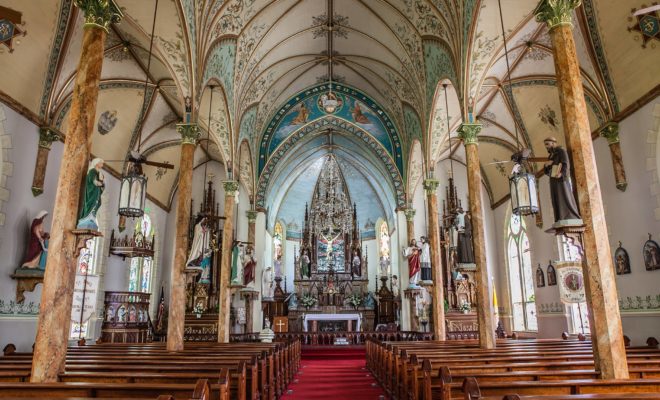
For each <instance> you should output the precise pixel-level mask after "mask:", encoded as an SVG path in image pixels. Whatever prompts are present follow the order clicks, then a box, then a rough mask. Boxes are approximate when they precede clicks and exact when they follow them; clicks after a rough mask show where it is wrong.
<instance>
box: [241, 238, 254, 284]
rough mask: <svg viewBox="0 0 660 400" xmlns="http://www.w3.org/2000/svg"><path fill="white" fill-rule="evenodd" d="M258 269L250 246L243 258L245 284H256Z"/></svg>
mask: <svg viewBox="0 0 660 400" xmlns="http://www.w3.org/2000/svg"><path fill="white" fill-rule="evenodd" d="M256 269H257V260H256V258H254V251H253V250H252V246H250V245H248V246H247V248H246V249H245V256H244V257H243V284H244V285H249V284H250V283H252V282H254V273H255V270H256Z"/></svg>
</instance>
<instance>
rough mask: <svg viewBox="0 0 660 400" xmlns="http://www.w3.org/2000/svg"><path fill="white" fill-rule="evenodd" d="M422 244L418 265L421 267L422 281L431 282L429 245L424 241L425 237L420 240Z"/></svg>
mask: <svg viewBox="0 0 660 400" xmlns="http://www.w3.org/2000/svg"><path fill="white" fill-rule="evenodd" d="M420 241H421V242H422V246H421V247H422V249H421V253H420V256H419V261H420V265H421V267H422V280H423V281H428V282H432V281H433V279H432V278H431V276H432V275H431V245H430V244H429V242H428V241H427V239H426V236H422V237H421V238H420Z"/></svg>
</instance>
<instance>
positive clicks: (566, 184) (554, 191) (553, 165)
mask: <svg viewBox="0 0 660 400" xmlns="http://www.w3.org/2000/svg"><path fill="white" fill-rule="evenodd" d="M543 144H544V145H545V149H546V150H547V151H548V159H549V160H548V162H546V163H545V165H544V168H543V170H544V172H545V174H546V175H548V176H549V177H550V197H551V199H552V210H553V211H554V216H555V222H557V221H563V220H576V219H580V218H581V217H580V212H579V211H578V207H577V204H576V203H575V197H574V196H573V189H572V187H571V180H570V175H571V172H570V168H571V165H570V162H569V159H568V153H567V152H566V150H565V149H564V148H562V147H561V146H559V145H558V144H557V139H555V138H554V137H549V138H546V139H545V140H544V141H543Z"/></svg>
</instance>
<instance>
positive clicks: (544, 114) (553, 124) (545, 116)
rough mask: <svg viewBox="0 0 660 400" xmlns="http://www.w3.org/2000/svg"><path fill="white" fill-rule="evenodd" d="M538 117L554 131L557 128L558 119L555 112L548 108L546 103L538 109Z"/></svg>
mask: <svg viewBox="0 0 660 400" xmlns="http://www.w3.org/2000/svg"><path fill="white" fill-rule="evenodd" d="M539 118H540V119H541V122H543V123H544V124H546V125H548V126H549V127H550V128H552V129H553V130H555V131H556V130H557V129H558V128H559V119H558V118H557V113H556V112H555V110H553V109H552V108H550V106H549V105H547V104H546V106H545V107H543V108H542V109H541V110H540V111H539Z"/></svg>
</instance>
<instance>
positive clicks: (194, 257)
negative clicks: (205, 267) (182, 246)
mask: <svg viewBox="0 0 660 400" xmlns="http://www.w3.org/2000/svg"><path fill="white" fill-rule="evenodd" d="M208 249H209V232H208V228H207V227H206V218H205V217H202V218H201V219H200V220H199V222H197V224H195V228H194V233H193V241H192V245H191V246H190V254H189V255H188V260H187V261H186V269H188V270H197V271H202V263H203V261H204V258H205V257H207V256H208V257H210V254H207V253H208V251H207V250H208Z"/></svg>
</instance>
